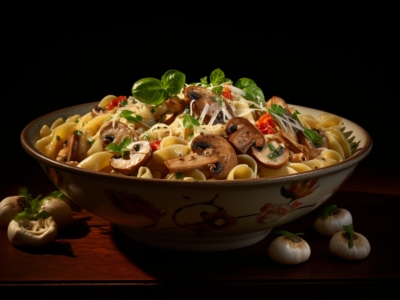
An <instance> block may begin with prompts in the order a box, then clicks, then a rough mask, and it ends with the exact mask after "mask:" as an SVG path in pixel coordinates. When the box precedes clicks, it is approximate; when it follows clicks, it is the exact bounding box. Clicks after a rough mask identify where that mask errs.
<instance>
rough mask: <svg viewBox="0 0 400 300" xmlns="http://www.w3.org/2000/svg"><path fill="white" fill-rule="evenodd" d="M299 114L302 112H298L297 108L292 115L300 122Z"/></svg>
mask: <svg viewBox="0 0 400 300" xmlns="http://www.w3.org/2000/svg"><path fill="white" fill-rule="evenodd" d="M298 114H300V112H298V111H297V109H296V111H295V112H294V113H293V115H292V118H293V119H295V120H296V121H298V122H300V120H299V117H298V116H297V115H298ZM300 124H301V123H300Z"/></svg>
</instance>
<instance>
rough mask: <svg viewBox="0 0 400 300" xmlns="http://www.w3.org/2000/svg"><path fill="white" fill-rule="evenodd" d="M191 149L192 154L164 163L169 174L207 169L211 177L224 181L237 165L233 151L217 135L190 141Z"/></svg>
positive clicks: (197, 137) (200, 136)
mask: <svg viewBox="0 0 400 300" xmlns="http://www.w3.org/2000/svg"><path fill="white" fill-rule="evenodd" d="M191 147H192V151H193V152H194V154H190V155H186V156H182V157H179V158H174V159H170V160H167V161H165V162H164V164H165V165H166V166H167V168H168V169H169V170H170V171H171V172H173V173H178V172H186V171H190V170H194V169H209V170H210V174H211V176H212V177H214V178H216V179H225V178H226V177H228V174H229V172H230V171H231V170H232V169H233V168H234V167H235V166H236V165H237V156H236V153H235V150H234V149H233V147H232V146H231V144H230V143H229V142H228V141H227V140H226V139H224V138H223V137H221V136H219V135H215V134H204V135H198V136H196V137H195V138H194V139H193V140H192V143H191Z"/></svg>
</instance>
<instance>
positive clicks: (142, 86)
mask: <svg viewBox="0 0 400 300" xmlns="http://www.w3.org/2000/svg"><path fill="white" fill-rule="evenodd" d="M185 81H186V76H185V74H183V73H182V72H179V71H178V70H169V71H167V72H165V73H164V75H163V76H162V78H161V80H159V79H157V78H150V77H148V78H143V79H140V80H138V81H136V82H135V84H134V85H133V87H132V95H133V97H135V98H136V99H138V100H139V101H140V102H143V103H146V104H151V105H159V104H161V103H163V102H164V101H165V100H166V99H167V98H168V97H173V96H176V95H178V94H179V93H180V91H181V90H182V88H183V86H184V84H185Z"/></svg>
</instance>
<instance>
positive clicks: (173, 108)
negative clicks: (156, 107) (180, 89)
mask: <svg viewBox="0 0 400 300" xmlns="http://www.w3.org/2000/svg"><path fill="white" fill-rule="evenodd" d="M165 104H166V105H167V106H168V108H169V110H170V112H172V113H174V114H180V113H181V112H183V111H184V110H185V107H186V103H185V101H184V100H181V99H179V97H178V96H175V97H173V98H171V99H168V100H167V101H165Z"/></svg>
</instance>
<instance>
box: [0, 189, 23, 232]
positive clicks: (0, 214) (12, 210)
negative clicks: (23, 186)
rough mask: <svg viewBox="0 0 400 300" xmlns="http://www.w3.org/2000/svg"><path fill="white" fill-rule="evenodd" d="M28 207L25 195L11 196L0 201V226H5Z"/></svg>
mask: <svg viewBox="0 0 400 300" xmlns="http://www.w3.org/2000/svg"><path fill="white" fill-rule="evenodd" d="M25 207H28V202H27V200H26V197H25V196H12V197H7V198H5V199H3V200H2V201H1V202H0V226H1V227H7V226H8V224H10V222H11V221H12V220H14V218H15V217H16V216H17V214H19V213H20V212H22V211H23V210H24V209H25Z"/></svg>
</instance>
